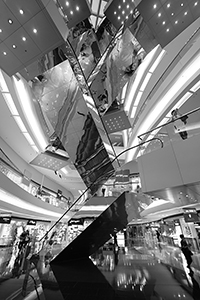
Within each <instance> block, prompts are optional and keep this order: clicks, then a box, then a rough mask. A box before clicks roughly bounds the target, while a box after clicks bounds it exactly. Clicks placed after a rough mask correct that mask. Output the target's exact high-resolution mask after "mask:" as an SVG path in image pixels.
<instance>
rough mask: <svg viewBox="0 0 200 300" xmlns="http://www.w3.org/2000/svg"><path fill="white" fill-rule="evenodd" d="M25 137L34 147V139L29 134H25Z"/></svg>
mask: <svg viewBox="0 0 200 300" xmlns="http://www.w3.org/2000/svg"><path fill="white" fill-rule="evenodd" d="M23 135H24V136H25V138H26V139H27V141H28V143H29V144H30V145H31V146H34V145H35V143H34V141H33V139H32V137H31V136H30V134H29V133H28V132H23Z"/></svg>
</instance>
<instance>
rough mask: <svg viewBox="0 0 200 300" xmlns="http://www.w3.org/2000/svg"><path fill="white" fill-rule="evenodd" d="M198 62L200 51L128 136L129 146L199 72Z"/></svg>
mask: <svg viewBox="0 0 200 300" xmlns="http://www.w3.org/2000/svg"><path fill="white" fill-rule="evenodd" d="M199 64H200V53H199V54H198V55H196V57H195V58H194V59H193V60H192V61H191V62H190V64H189V65H188V66H187V67H185V68H184V70H183V71H182V72H181V73H180V74H179V76H178V77H177V79H176V80H175V81H174V83H173V85H172V86H171V87H170V88H169V89H168V91H167V92H166V93H165V94H164V95H163V97H162V98H161V99H160V100H159V101H158V102H157V103H156V105H155V106H154V108H152V109H151V111H150V113H149V114H148V116H146V118H145V121H144V122H143V123H142V124H141V125H140V128H139V130H138V131H137V132H135V134H134V136H133V138H132V139H131V138H130V142H129V145H128V146H129V147H132V146H134V145H136V144H137V142H138V139H137V136H139V135H141V134H142V133H144V132H146V131H148V130H150V128H151V127H152V126H153V124H154V122H155V120H156V119H158V117H159V116H160V115H161V114H162V113H163V112H164V111H165V110H166V109H167V107H169V105H170V104H171V103H172V102H173V101H174V100H175V97H176V95H178V93H179V94H180V92H181V90H182V89H183V88H184V87H185V86H186V84H189V81H190V80H191V79H192V78H193V77H194V76H195V75H196V74H197V72H199ZM136 151H137V149H133V150H132V151H129V152H128V153H127V156H126V162H128V161H130V160H132V159H133V158H134V156H135V153H136Z"/></svg>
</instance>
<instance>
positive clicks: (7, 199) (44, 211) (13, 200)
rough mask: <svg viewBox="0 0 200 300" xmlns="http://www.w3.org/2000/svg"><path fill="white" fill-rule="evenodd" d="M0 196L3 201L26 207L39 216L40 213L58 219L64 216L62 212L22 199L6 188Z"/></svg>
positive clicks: (21, 207)
mask: <svg viewBox="0 0 200 300" xmlns="http://www.w3.org/2000/svg"><path fill="white" fill-rule="evenodd" d="M0 197H1V201H2V202H5V203H7V204H10V205H12V206H14V207H19V208H20V209H25V210H27V211H29V212H33V213H34V214H35V213H36V214H39V216H40V215H42V216H43V215H45V216H51V217H54V218H56V219H58V218H60V217H61V216H62V215H61V214H60V213H56V212H54V211H51V210H48V209H45V208H42V207H39V206H37V205H34V204H31V203H29V202H27V201H24V200H21V199H20V198H18V197H16V196H14V195H13V194H10V193H9V192H7V191H4V190H0ZM66 217H67V216H66Z"/></svg>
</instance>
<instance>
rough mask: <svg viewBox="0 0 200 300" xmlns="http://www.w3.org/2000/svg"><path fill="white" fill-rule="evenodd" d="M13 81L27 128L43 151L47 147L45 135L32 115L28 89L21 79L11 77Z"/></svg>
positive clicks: (32, 110)
mask: <svg viewBox="0 0 200 300" xmlns="http://www.w3.org/2000/svg"><path fill="white" fill-rule="evenodd" d="M13 81H14V85H15V88H16V91H17V95H18V100H19V103H20V106H21V108H22V111H23V113H24V116H25V118H26V120H27V123H28V125H29V128H30V129H31V131H32V133H33V135H34V137H35V139H36V140H37V142H38V145H39V146H40V148H41V150H44V149H45V148H46V147H47V146H48V141H47V138H46V136H45V134H44V133H43V131H42V128H41V127H40V124H39V120H38V119H37V117H36V116H35V114H34V109H33V107H32V99H31V97H30V95H29V93H28V88H29V87H28V86H25V83H24V81H23V80H22V79H21V78H20V80H17V79H16V78H15V76H13Z"/></svg>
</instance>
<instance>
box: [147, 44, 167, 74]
mask: <svg viewBox="0 0 200 300" xmlns="http://www.w3.org/2000/svg"><path fill="white" fill-rule="evenodd" d="M165 54H166V51H165V50H164V49H163V50H162V51H161V52H160V54H159V55H158V57H157V58H156V60H155V62H154V63H153V65H152V66H151V68H150V69H149V72H150V73H153V72H154V71H155V69H156V68H157V66H158V65H159V63H160V62H161V60H162V59H163V56H164V55H165Z"/></svg>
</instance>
